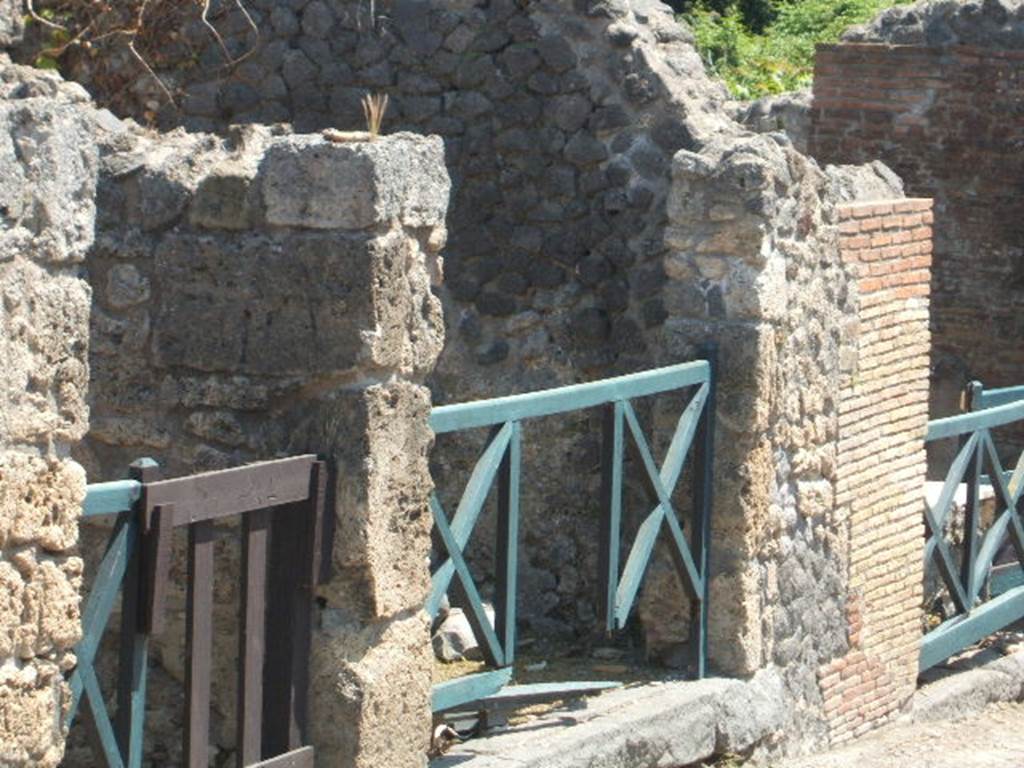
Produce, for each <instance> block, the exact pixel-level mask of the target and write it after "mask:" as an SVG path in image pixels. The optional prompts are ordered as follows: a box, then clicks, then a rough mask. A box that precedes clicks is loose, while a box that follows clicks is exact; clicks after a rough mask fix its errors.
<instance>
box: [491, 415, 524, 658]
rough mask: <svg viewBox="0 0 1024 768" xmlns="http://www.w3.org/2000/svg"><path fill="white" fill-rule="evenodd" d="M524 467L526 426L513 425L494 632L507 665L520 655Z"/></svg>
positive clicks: (501, 504)
mask: <svg viewBox="0 0 1024 768" xmlns="http://www.w3.org/2000/svg"><path fill="white" fill-rule="evenodd" d="M521 465H522V425H520V423H519V422H518V421H514V422H512V437H511V439H510V440H509V444H508V449H507V450H506V452H505V456H504V458H503V459H502V461H501V468H500V469H499V470H498V530H497V539H498V540H497V547H496V549H495V559H496V563H495V578H496V580H497V585H496V589H495V593H494V629H495V632H496V634H497V635H498V640H499V642H500V643H501V645H502V650H503V651H504V659H503V661H504V663H505V664H506V665H510V664H512V662H513V661H515V653H516V595H517V594H518V574H519V570H518V569H519V476H520V468H521Z"/></svg>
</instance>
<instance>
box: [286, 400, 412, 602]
mask: <svg viewBox="0 0 1024 768" xmlns="http://www.w3.org/2000/svg"><path fill="white" fill-rule="evenodd" d="M429 408H430V397H429V393H428V392H427V391H426V390H425V389H424V388H423V387H420V386H416V385H413V384H410V383H407V382H401V381H397V382H393V383H388V384H375V385H373V386H370V387H368V388H366V389H364V390H362V391H353V392H336V393H333V394H332V395H331V396H329V397H326V398H324V400H323V401H322V402H321V403H319V404H318V405H317V407H316V410H315V411H312V412H311V413H308V414H305V417H306V419H307V421H306V424H305V426H303V427H302V428H301V430H300V431H302V430H308V434H307V433H305V432H303V434H304V435H306V436H305V437H304V440H305V441H306V442H308V443H309V444H313V445H318V446H321V448H320V450H322V451H329V452H330V453H332V454H333V455H334V456H335V460H336V461H337V462H338V486H337V521H336V525H337V534H336V545H335V549H334V564H335V568H336V573H337V574H338V577H337V578H335V579H334V580H333V581H332V583H331V584H329V585H326V586H325V588H324V589H325V590H326V592H325V594H328V595H329V601H330V604H331V605H332V606H336V607H344V609H345V610H347V611H348V612H349V613H350V614H351V615H352V616H360V615H361V616H364V617H366V618H383V617H388V616H393V615H395V614H397V613H399V612H401V611H407V610H418V609H419V608H420V606H422V604H423V602H424V600H425V599H426V595H427V591H428V589H429V573H428V570H427V568H426V563H425V554H426V552H428V551H429V538H430V525H431V522H430V513H429V511H428V510H427V508H426V498H427V497H426V494H427V493H428V492H429V489H430V488H431V487H432V482H431V479H430V473H429V469H428V466H427V453H428V451H429V450H430V446H431V444H432V435H431V433H430V431H429V429H428V428H427V426H426V417H427V414H428V412H429Z"/></svg>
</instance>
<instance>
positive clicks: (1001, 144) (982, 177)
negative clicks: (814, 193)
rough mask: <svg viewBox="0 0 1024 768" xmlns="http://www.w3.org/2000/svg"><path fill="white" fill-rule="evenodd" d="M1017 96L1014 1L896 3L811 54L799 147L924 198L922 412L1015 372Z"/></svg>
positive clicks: (1020, 51)
mask: <svg viewBox="0 0 1024 768" xmlns="http://www.w3.org/2000/svg"><path fill="white" fill-rule="evenodd" d="M892 44H895V45H892ZM1022 98H1024V4H1022V3H1020V2H1018V1H1017V0H1012V1H1011V0H1006V1H1005V2H986V3H980V2H969V3H930V4H918V5H916V6H909V7H905V8H900V9H897V10H893V11H890V12H888V13H886V14H884V15H883V16H882V17H880V18H879V19H878V20H877V21H876V22H875V23H874V24H872V25H870V26H869V27H867V28H864V29H860V30H856V31H854V32H853V33H851V34H850V35H849V36H848V41H847V42H844V43H842V44H839V45H835V46H824V47H822V48H821V49H820V50H819V53H818V57H817V63H816V73H815V85H814V106H813V111H812V122H813V129H812V137H811V151H812V154H813V155H814V156H815V157H817V158H818V159H819V160H821V161H822V162H863V161H865V160H869V159H874V158H879V159H881V160H882V161H884V162H885V163H887V164H888V165H890V166H891V167H892V168H893V169H894V170H896V171H897V173H899V174H900V176H901V177H902V178H903V179H904V181H905V183H906V188H907V192H908V194H912V195H919V196H926V197H933V198H934V199H935V205H936V214H937V215H936V227H935V263H934V270H933V277H932V297H933V303H932V339H933V344H934V350H933V354H932V368H933V386H932V388H933V394H932V414H933V416H941V415H948V414H950V413H954V412H956V411H957V410H958V396H959V394H960V391H961V390H962V387H963V385H964V384H965V383H966V382H967V381H969V380H970V379H973V378H977V379H980V380H982V381H983V382H984V383H985V385H986V386H990V387H995V386H1006V385H1012V384H1017V383H1019V382H1020V381H1022V380H1024V351H1022V349H1021V347H1020V345H1018V344H1015V343H1013V339H1016V338H1019V337H1020V336H1021V334H1022V332H1024V325H1022V320H1021V318H1022V317H1024V312H1022V309H1024V298H1022V297H1024V292H1022V291H1021V286H1022V284H1024V283H1022V280H1024V246H1022V243H1024V202H1022V200H1021V197H1020V195H1019V194H1017V190H1018V189H1019V187H1020V184H1021V182H1022V180H1024V159H1022V155H1021V152H1020V147H1021V145H1022V142H1024V127H1022V125H1024V124H1022V122H1021V120H1020V114H1021V112H1020V105H1021V100H1022ZM1017 438H1018V439H1017V442H1018V443H1024V440H1022V438H1021V436H1020V435H1018V436H1017ZM1017 447H1018V448H1019V447H1020V445H1018V446H1017Z"/></svg>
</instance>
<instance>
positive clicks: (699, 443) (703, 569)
mask: <svg viewBox="0 0 1024 768" xmlns="http://www.w3.org/2000/svg"><path fill="white" fill-rule="evenodd" d="M701 352H702V357H704V359H705V360H707V361H708V363H709V365H710V367H711V372H710V374H709V376H710V381H709V385H708V398H707V402H706V403H704V412H703V413H702V414H701V418H700V424H699V426H698V427H697V434H696V435H695V437H694V464H693V467H694V472H693V512H692V515H693V518H692V526H693V528H692V531H691V542H690V546H691V548H692V549H693V551H694V560H696V565H697V570H698V572H699V573H700V579H701V595H700V599H699V600H695V601H694V602H693V604H692V607H691V621H690V626H691V627H694V628H696V632H695V633H692V639H691V643H690V656H691V665H692V667H693V672H694V675H695V676H696V677H697V679H701V678H703V677H704V676H705V674H707V658H708V600H709V597H710V593H711V573H710V571H709V569H708V567H709V563H708V555H709V553H710V550H711V508H712V501H713V491H714V463H715V401H716V398H715V395H716V391H717V387H718V380H717V376H718V349H717V347H716V346H715V345H711V344H709V345H707V346H705V347H704V348H703V349H702V350H701Z"/></svg>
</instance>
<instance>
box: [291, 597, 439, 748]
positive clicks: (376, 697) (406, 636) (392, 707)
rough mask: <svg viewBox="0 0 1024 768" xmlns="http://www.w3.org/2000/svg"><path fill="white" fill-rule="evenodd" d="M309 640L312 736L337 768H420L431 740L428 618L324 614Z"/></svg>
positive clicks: (419, 616)
mask: <svg viewBox="0 0 1024 768" xmlns="http://www.w3.org/2000/svg"><path fill="white" fill-rule="evenodd" d="M323 627H324V628H323V630H322V631H321V632H319V633H317V635H316V637H315V638H314V643H313V658H312V670H311V675H310V677H311V691H310V700H311V708H312V712H311V717H310V722H311V724H312V733H311V736H312V741H313V743H314V744H316V752H317V760H318V761H320V762H322V763H323V764H324V765H333V766H338V768H379V766H385V765H386V766H388V767H389V768H423V767H424V766H426V752H427V748H428V746H429V741H430V724H431V715H430V681H431V673H430V670H431V665H432V663H433V659H432V652H431V649H430V622H429V621H428V619H427V617H426V614H424V613H423V612H422V611H420V612H416V613H413V614H411V615H409V616H407V617H403V618H398V619H395V620H394V621H390V622H386V623H380V624H372V625H370V626H368V627H360V626H358V625H354V624H351V623H348V622H346V620H345V618H344V615H343V614H339V613H335V612H333V611H330V610H328V611H326V612H325V614H324V620H323Z"/></svg>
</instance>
